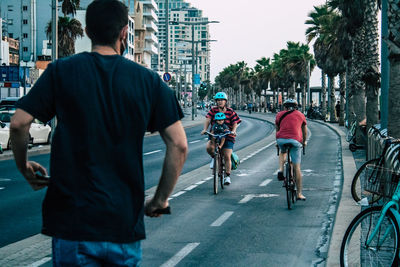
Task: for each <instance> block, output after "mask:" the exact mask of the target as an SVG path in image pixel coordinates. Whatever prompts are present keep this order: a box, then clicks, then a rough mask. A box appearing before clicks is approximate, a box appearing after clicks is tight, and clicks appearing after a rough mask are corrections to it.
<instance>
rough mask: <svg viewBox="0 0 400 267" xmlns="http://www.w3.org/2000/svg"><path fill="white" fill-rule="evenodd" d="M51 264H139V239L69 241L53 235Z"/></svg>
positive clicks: (57, 266) (140, 256) (140, 254)
mask: <svg viewBox="0 0 400 267" xmlns="http://www.w3.org/2000/svg"><path fill="white" fill-rule="evenodd" d="M52 244H53V266H55V267H61V266H62V267H64V266H90V267H92V266H93V267H94V266H99V267H100V266H139V265H140V261H141V259H142V249H141V246H140V241H137V242H134V243H129V244H118V243H111V242H90V241H70V240H65V239H60V238H55V237H53V240H52Z"/></svg>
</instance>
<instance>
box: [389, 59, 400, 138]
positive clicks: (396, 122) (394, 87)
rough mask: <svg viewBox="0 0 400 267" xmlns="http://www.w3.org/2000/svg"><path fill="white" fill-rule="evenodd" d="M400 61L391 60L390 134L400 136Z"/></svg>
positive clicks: (394, 136)
mask: <svg viewBox="0 0 400 267" xmlns="http://www.w3.org/2000/svg"><path fill="white" fill-rule="evenodd" d="M399 114H400V61H398V60H391V61H390V87H389V110H388V135H389V136H390V137H393V138H400V116H399Z"/></svg>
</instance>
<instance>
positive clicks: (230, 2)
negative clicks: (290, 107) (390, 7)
mask: <svg viewBox="0 0 400 267" xmlns="http://www.w3.org/2000/svg"><path fill="white" fill-rule="evenodd" d="M186 1H187V2H189V3H191V5H192V6H193V7H196V8H198V9H201V10H203V16H205V17H208V18H209V20H216V21H219V22H220V23H218V24H210V35H211V36H210V39H215V40H217V42H211V43H210V45H211V80H212V81H214V78H215V77H216V76H217V75H218V73H219V72H220V71H222V70H223V68H225V67H227V66H228V65H230V64H235V63H236V62H239V61H245V62H246V63H247V64H248V66H250V67H254V66H255V64H256V60H257V59H260V58H262V57H267V58H268V57H270V58H271V57H272V56H273V54H274V53H278V52H279V50H281V49H283V48H286V42H287V41H294V42H302V43H305V42H306V38H305V31H306V29H307V28H308V25H305V24H304V22H305V21H306V20H307V19H308V13H309V12H310V11H312V10H313V6H318V5H321V4H324V3H325V0H279V1H277V0H247V1H239V0H186ZM310 48H311V52H312V51H313V50H312V44H311V45H310ZM320 81H321V71H320V70H319V69H318V67H316V68H315V70H314V71H313V72H312V74H311V82H310V84H311V86H319V85H320V84H321V82H320Z"/></svg>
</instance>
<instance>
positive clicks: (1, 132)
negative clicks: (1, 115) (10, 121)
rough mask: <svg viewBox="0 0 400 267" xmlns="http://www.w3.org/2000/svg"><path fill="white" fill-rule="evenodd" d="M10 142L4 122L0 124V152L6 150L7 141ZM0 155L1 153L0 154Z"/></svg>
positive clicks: (8, 131)
mask: <svg viewBox="0 0 400 267" xmlns="http://www.w3.org/2000/svg"><path fill="white" fill-rule="evenodd" d="M9 140H10V129H9V128H8V127H7V125H6V124H5V123H4V122H0V146H1V151H3V150H4V149H7V146H8V141H9ZM0 153H2V152H0Z"/></svg>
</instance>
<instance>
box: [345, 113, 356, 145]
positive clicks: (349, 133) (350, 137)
mask: <svg viewBox="0 0 400 267" xmlns="http://www.w3.org/2000/svg"><path fill="white" fill-rule="evenodd" d="M352 115H353V117H354V120H353V122H352V123H351V125H350V128H349V129H348V130H347V134H346V141H347V142H351V140H353V138H354V137H355V134H356V128H357V116H356V114H355V113H354V112H352ZM346 125H348V122H346Z"/></svg>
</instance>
